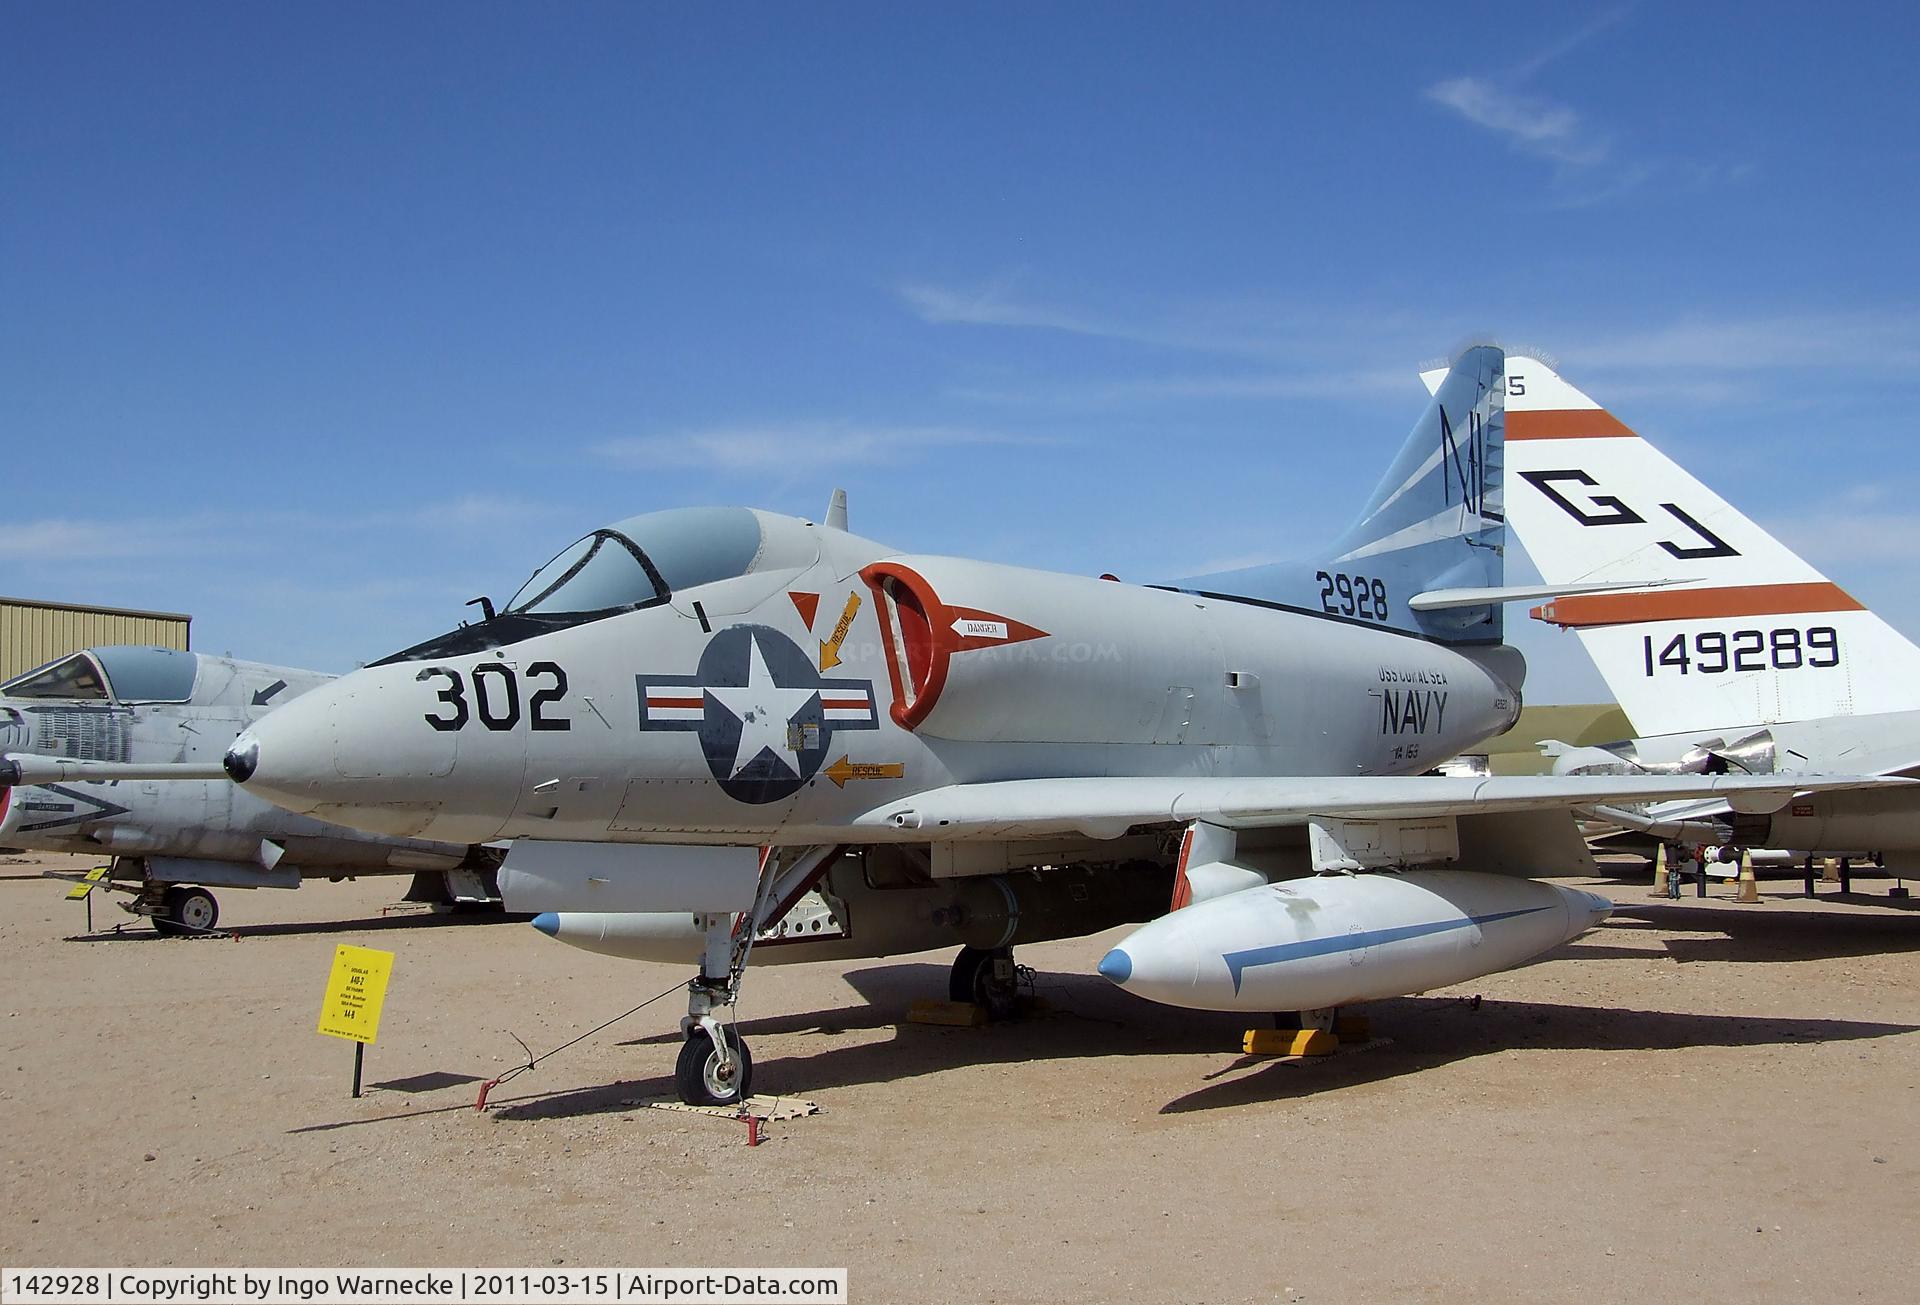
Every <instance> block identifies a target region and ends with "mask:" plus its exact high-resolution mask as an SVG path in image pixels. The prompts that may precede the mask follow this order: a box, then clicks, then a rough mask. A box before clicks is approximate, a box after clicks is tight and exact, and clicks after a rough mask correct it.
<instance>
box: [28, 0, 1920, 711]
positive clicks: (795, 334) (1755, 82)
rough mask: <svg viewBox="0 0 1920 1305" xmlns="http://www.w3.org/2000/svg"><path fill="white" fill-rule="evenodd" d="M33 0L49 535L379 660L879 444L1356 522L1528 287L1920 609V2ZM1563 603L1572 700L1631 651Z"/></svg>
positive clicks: (905, 512) (1160, 500)
mask: <svg viewBox="0 0 1920 1305" xmlns="http://www.w3.org/2000/svg"><path fill="white" fill-rule="evenodd" d="M0 24H3V31H0V37H3V39H0V142H3V147H0V180H3V181H4V185H0V432H3V433H4V434H3V438H4V447H5V449H6V452H7V455H8V456H7V458H6V472H5V477H6V479H5V483H6V485H7V487H8V491H9V492H8V493H7V495H6V501H7V517H6V521H5V525H4V526H3V527H0V540H4V544H3V545H0V592H4V593H9V594H20V595H27V596H32V597H40V598H57V599H66V600H75V601H87V602H103V603H112V604H123V605H130V606H142V607H158V608H165V609H173V610H184V611H190V612H192V613H193V614H194V616H195V618H196V624H195V643H196V646H199V647H201V648H204V649H208V650H212V651H231V652H233V653H234V654H236V655H239V656H244V657H254V658H259V659H262V660H272V661H282V662H288V663H294V664H302V665H311V666H317V667H321V668H325V669H332V670H341V669H346V668H348V667H350V666H352V665H353V664H355V663H356V662H357V661H361V660H366V659H370V658H372V657H375V656H379V655H382V654H385V653H387V652H390V651H392V650H394V649H396V648H398V647H400V646H402V645H404V644H407V643H410V642H412V641H414V640H416V639H418V638H421V637H424V636H426V635H429V634H432V633H434V632H437V631H438V630H441V629H444V628H447V627H448V626H450V625H452V624H453V623H454V622H455V621H456V620H457V619H458V618H459V617H460V616H461V615H462V609H461V606H460V604H461V603H462V601H463V600H465V599H467V598H469V597H472V596H474V595H476V594H480V593H490V594H492V595H494V596H496V597H502V596H504V595H505V594H507V593H509V592H511V591H512V590H513V589H514V588H515V587H516V585H517V584H518V583H519V581H520V580H522V579H524V578H525V576H526V574H527V573H528V572H529V571H530V570H531V569H532V568H533V567H534V566H535V565H537V564H538V563H540V562H541V561H543V560H545V558H546V557H547V556H549V555H550V554H551V553H553V552H555V551H556V550H557V549H558V548H560V547H561V546H562V545H563V544H565V543H566V542H567V541H568V540H570V539H572V538H574V537H575V536H577V535H579V534H580V533H582V532H583V531H584V530H586V529H588V528H590V527H592V526H593V525H595V524H598V523H601V522H603V521H606V520H611V519H615V518H618V517H622V516H626V515H630V514H632V513H635V512H639V511H645V510H650V509H653V508H658V507H668V506H674V505H679V504H687V503H704V502H743V503H748V504H753V505H757V506H763V507H768V508H773V509H776V510H783V511H791V512H795V513H799V514H802V515H813V514H815V513H817V512H819V511H820V510H822V507H823V505H824V503H825V501H826V497H827V494H828V491H829V490H830V489H831V487H833V486H834V485H845V486H846V487H847V488H848V490H849V491H850V494H851V498H852V514H853V524H854V527H855V528H856V529H857V530H859V531H860V532H861V533H864V534H868V535H871V536H873V537H875V538H878V539H881V540H885V541H887V542H889V543H894V544H897V545H899V546H902V547H905V548H910V549H914V550H917V551H929V552H955V553H967V554H972V555H977V556H984V557H988V558H993V559H999V560H1005V561H1012V562H1019V563H1024V564H1030V565H1037V566H1046V567H1055V568H1060V569H1066V570H1073V571H1082V572H1099V571H1106V570H1111V571H1115V572H1117V573H1119V574H1121V575H1122V576H1126V577H1129V578H1135V577H1138V578H1142V579H1160V578H1166V577H1171V576H1176V575H1181V574H1190V573H1195V572H1199V571H1203V570H1210V569H1218V568H1219V567H1221V566H1223V565H1230V564H1234V563H1240V562H1245V561H1250V560H1255V559H1260V558H1268V557H1278V556H1285V555H1289V554H1292V553H1296V552H1301V551H1305V550H1306V549H1307V548H1308V547H1309V546H1310V545H1311V544H1312V543H1313V542H1315V541H1317V540H1319V539H1322V538H1325V537H1329V536H1331V535H1332V534H1334V533H1335V532H1336V531H1337V530H1338V529H1339V527H1340V526H1342V525H1343V524H1344V523H1345V519H1346V517H1347V516H1348V515H1349V514H1350V513H1351V511H1352V510H1353V509H1354V508H1355V507H1356V506H1357V505H1358V504H1359V502H1360V501H1361V499H1362V498H1363V497H1364V495H1365V494H1366V492H1367V490H1368V489H1369V488H1370V487H1371V485H1372V483H1373V481H1374V479H1375V478H1376V477H1377V476H1378V474H1379V473H1380V471H1381V470H1382V469H1383V468H1384V466H1385V465H1386V463H1387V461H1388V459H1389V458H1390V457H1391V455H1392V453H1393V451H1394V450H1395V449H1396V448H1397V446H1398V444H1399V441H1400V439H1401V438H1402V436H1403V435H1404V434H1405V432H1406V429H1407V427H1408V426H1409V425H1410V423H1411V422H1412V421H1413V419H1414V417H1415V416H1417V415H1418V412H1419V410H1420V408H1421V406H1422V404H1423V402H1424V392H1423V391H1422V390H1421V389H1420V387H1419V384H1418V381H1417V379H1416V377H1415V370H1416V367H1417V366H1418V365H1419V364H1421V363H1424V362H1430V361H1432V360H1434V359H1436V358H1438V357H1441V356H1443V355H1445V354H1447V353H1449V352H1450V351H1451V350H1452V349H1453V348H1455V347H1456V346H1457V345H1459V344H1460V343H1462V342H1463V341H1465V340H1467V339H1469V338H1472V337H1475V336H1482V335H1491V336H1494V337H1495V338H1498V339H1501V340H1503V341H1505V342H1506V343H1508V344H1509V345H1513V346H1532V347H1536V348H1540V349H1543V350H1545V351H1547V352H1548V353H1549V354H1550V355H1551V356H1552V357H1553V358H1555V359H1556V360H1557V361H1558V363H1559V365H1560V367H1561V369H1562V371H1563V372H1564V374H1566V375H1567V377H1568V378H1569V379H1570V380H1572V381H1574V382H1575V383H1576V384H1578V385H1580V386H1582V387H1583V388H1585V389H1587V390H1589V391H1590V392H1592V393H1593V394H1594V395H1595V397H1596V398H1598V399H1600V401H1601V402H1603V403H1605V404H1607V405H1608V406H1609V407H1611V408H1613V409H1614V410H1615V411H1616V412H1617V413H1618V414H1619V415H1620V416H1621V417H1622V418H1623V419H1625V420H1627V421H1628V422H1629V423H1630V424H1632V425H1634V426H1635V427H1636V428H1638V429H1639V430H1640V431H1641V432H1642V433H1643V434H1646V435H1648V436H1649V437H1651V438H1653V439H1654V440H1656V441H1657V442H1659V443H1660V444H1661V445H1662V446H1663V447H1665V448H1667V449H1668V450H1669V451H1670V452H1672V453H1673V454H1674V455H1675V456H1676V457H1678V458H1679V459H1680V460H1681V461H1682V462H1683V463H1685V464H1687V465H1688V466H1689V467H1690V468H1692V469H1693V470H1694V471H1695V472H1696V473H1697V474H1699V475H1700V476H1701V477H1702V478H1703V479H1705V480H1706V481H1707V482H1708V483H1709V484H1712V485H1713V486H1715V487H1716V488H1717V489H1719V490H1720V491H1721V492H1722V493H1723V494H1725V495H1726V496H1727V497H1728V498H1730V499H1731V500H1732V501H1734V502H1735V503H1737V504H1739V505H1741V506H1742V507H1744V508H1745V509H1746V510H1748V511H1749V512H1750V513H1752V514H1753V515H1755V516H1756V517H1758V518H1759V519H1760V520H1761V521H1762V522H1763V523H1765V524H1767V525H1769V526H1771V527H1773V528H1775V529H1776V530H1777V531H1778V532H1779V533H1781V534H1782V535H1783V536H1784V537H1786V538H1787V539H1789V541H1790V542H1793V543H1794V544H1796V545H1797V546H1800V547H1802V548H1803V550H1804V551H1806V552H1807V554H1808V555H1809V556H1810V557H1811V558H1812V559H1813V560H1815V561H1816V562H1818V563H1820V564H1822V565H1823V566H1825V567H1826V568H1827V569H1828V570H1829V572H1830V574H1832V575H1833V576H1834V578H1835V579H1837V580H1839V581H1840V582H1841V583H1842V584H1843V585H1846V586H1847V587H1849V588H1850V589H1852V590H1854V591H1855V592H1856V593H1857V594H1858V595H1859V596H1860V597H1862V598H1863V599H1864V600H1865V601H1867V602H1869V603H1870V604H1872V605H1874V606H1876V607H1878V608H1879V609H1881V610H1883V611H1884V612H1885V613H1886V615H1887V616H1888V617H1889V619H1891V620H1893V621H1894V623H1895V624H1896V625H1898V626H1899V627H1901V628H1902V629H1903V630H1906V631H1908V632H1910V633H1913V632H1920V588H1917V587H1916V586H1914V585H1913V584H1912V576H1913V574H1914V568H1913V564H1912V558H1913V556H1914V547H1915V545H1916V544H1920V510H1916V508H1915V507H1914V503H1915V502H1916V495H1920V464H1917V463H1916V458H1915V457H1914V455H1913V453H1912V452H1911V451H1910V443H1911V441H1910V435H1909V430H1910V414H1911V413H1912V412H1913V410H1914V406H1915V404H1914V400H1915V398H1916V391H1917V390H1920V295H1916V293H1915V274H1916V260H1917V255H1916V252H1915V250H1916V242H1915V238H1914V229H1915V215H1916V211H1920V184H1916V177H1917V172H1920V170H1917V168H1916V163H1917V162H1920V145H1916V140H1917V139H1920V137H1916V131H1915V128H1916V121H1915V119H1916V116H1920V91H1916V89H1915V84H1914V79H1913V78H1912V76H1911V71H1910V68H1909V66H1908V65H1909V63H1910V59H1911V52H1912V50H1913V49H1914V48H1916V44H1917V43H1920V42H1917V39H1916V38H1920V32H1916V30H1915V28H1916V26H1920V19H1916V18H1915V17H1914V16H1913V15H1912V13H1911V12H1908V11H1903V10H1898V9H1894V8H1892V7H1888V8H1887V9H1886V10H1885V11H1881V10H1876V9H1870V8H1866V7H1862V8H1859V9H1850V8H1845V7H1836V8H1833V9H1829V10H1823V11H1822V12H1821V14H1820V16H1819V19H1818V21H1810V20H1809V18H1808V16H1807V14H1806V12H1805V11H1804V10H1803V9H1798V8H1793V7H1788V6H1784V5H1781V6H1764V5H1762V6H1756V5H1737V6H1734V5H1730V6H1710V5H1688V6H1670V7H1669V6H1653V5H1646V4H1642V5H1637V6H1636V5H1628V6H1623V7H1608V8H1592V9H1576V8H1572V7H1564V8H1563V7H1558V6H1554V7H1548V8H1546V9H1544V10H1536V11H1527V13H1526V15H1525V16H1516V12H1515V11H1514V10H1513V9H1512V8H1511V6H1468V5H1448V6H1434V5H1389V6H1379V7H1358V8H1357V9H1354V10H1352V11H1348V10H1346V9H1343V8H1334V9H1329V8H1327V7H1324V6H1320V7H1308V6H1281V5H1257V6H1240V5H1195V6H1177V7H1176V6H1172V5H1158V6H1133V5H1120V4H1047V5H1018V6H997V5H996V6H979V5H963V4H956V5H941V6H930V5H916V6H901V5H885V6H880V5H871V6H869V5H854V4H839V5H832V6H779V7H774V6H727V7H718V6H712V7H708V6H686V7H682V8H667V7H664V6H642V5H633V4H622V5H611V6H601V5H589V4H575V5H568V6H545V7H539V6H528V5H519V6H502V5H470V4H462V5H434V4H410V5H405V6H388V5H366V4H359V5H356V4H345V5H329V6H326V7H324V8H323V7H307V8H301V7H294V6H291V5H269V6H262V5H249V6H227V5H216V4H197V5H191V6H136V5H43V4H34V5H27V4H19V3H8V4H6V5H4V7H0ZM1515 574H1516V576H1524V575H1525V574H1527V572H1526V570H1525V567H1524V564H1521V565H1520V566H1519V567H1516V568H1515ZM1521 623H1522V624H1523V622H1521ZM1522 638H1523V640H1524V642H1523V646H1524V647H1526V648H1527V650H1528V652H1529V655H1530V659H1531V661H1532V663H1533V667H1534V672H1533V679H1532V682H1531V683H1530V685H1529V688H1530V697H1531V698H1532V700H1534V701H1568V700H1585V699H1590V698H1594V697H1598V696H1601V695H1602V693H1603V691H1602V690H1601V689H1600V687H1599V682H1598V678H1597V677H1596V676H1594V675H1593V673H1592V672H1591V670H1590V669H1589V668H1588V667H1587V666H1586V663H1585V660H1584V658H1583V657H1582V655H1581V654H1580V653H1579V651H1578V648H1577V645H1576V644H1575V643H1574V641H1573V640H1572V639H1571V638H1562V637H1560V636H1557V635H1554V634H1551V633H1550V632H1545V631H1540V632H1534V633H1529V634H1525V635H1523V636H1522Z"/></svg>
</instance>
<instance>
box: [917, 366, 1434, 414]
mask: <svg viewBox="0 0 1920 1305" xmlns="http://www.w3.org/2000/svg"><path fill="white" fill-rule="evenodd" d="M1408 374H1409V373H1408V372H1407V371H1406V370H1405V369H1401V368H1379V369H1375V370H1371V371H1361V370H1340V371H1335V370H1329V369H1327V368H1324V367H1313V368H1310V369H1306V370H1302V371H1299V372H1287V373H1262V374H1255V375H1243V376H1231V375H1178V376H1158V377H1132V376H1129V377H1122V378H1119V379H1115V380H1104V381H1103V380H1096V381H1081V382H1072V381H1068V382H1062V383H1059V384H1053V383H1047V382H1041V383H1038V384H1033V385H1011V386H991V387H987V386H962V387H956V388H954V389H951V390H948V391H947V394H948V396H949V397H950V398H955V399H960V400H962V401H965V402H969V403H990V404H1004V405H1010V406H1019V405H1028V404H1031V405H1039V406H1052V407H1062V408H1081V407H1084V408H1099V407H1107V406H1110V405H1115V404H1126V403H1151V402H1156V401H1171V400H1224V401H1232V400H1240V399H1341V398H1350V397H1352V396H1354V395H1356V394H1399V393H1402V392H1404V391H1406V389H1407V376H1408Z"/></svg>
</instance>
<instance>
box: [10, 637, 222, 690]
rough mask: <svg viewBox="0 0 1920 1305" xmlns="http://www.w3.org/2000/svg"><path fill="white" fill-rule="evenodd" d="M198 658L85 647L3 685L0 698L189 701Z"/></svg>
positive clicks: (166, 651) (136, 647) (125, 647)
mask: <svg viewBox="0 0 1920 1305" xmlns="http://www.w3.org/2000/svg"><path fill="white" fill-rule="evenodd" d="M199 669H200V658H199V657H198V656H197V655H196V654H194V653H190V652H183V651H181V650H180V649H178V648H152V647H147V646H145V645H141V644H113V645H109V646H107V647H104V648H83V649H81V650H80V651H79V652H77V653H70V654H68V655H67V656H65V657H62V658H59V659H58V660H56V661H51V662H48V663H47V664H46V665H45V666H41V667H39V668H37V669H35V670H31V671H28V672H27V673H26V674H25V675H20V676H16V677H15V678H14V679H11V680H9V681H7V682H6V683H5V684H0V697H7V698H57V699H61V700H64V701H68V702H186V701H188V700H189V699H191V698H192V697H193V681H194V676H195V675H196V674H197V673H198V671H199Z"/></svg>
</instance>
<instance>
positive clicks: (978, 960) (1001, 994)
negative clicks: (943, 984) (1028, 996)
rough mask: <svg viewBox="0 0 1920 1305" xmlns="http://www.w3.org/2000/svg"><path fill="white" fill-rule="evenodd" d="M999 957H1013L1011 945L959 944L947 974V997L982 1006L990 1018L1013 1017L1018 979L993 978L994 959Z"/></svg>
mask: <svg viewBox="0 0 1920 1305" xmlns="http://www.w3.org/2000/svg"><path fill="white" fill-rule="evenodd" d="M1002 959H1004V960H1006V961H1008V962H1011V961H1012V960H1013V951H1012V949H1011V948H1006V947H1001V948H987V947H962V948H961V949H960V954H959V955H958V956H956V957H954V958H953V969H952V971H951V972H950V973H949V974H948V975H947V997H948V999H949V1000H951V1001H957V1002H964V1003H966V1004H969V1005H974V1006H982V1007H985V1008H986V1012H987V1016H988V1018H990V1019H996V1020H1004V1019H1011V1018H1013V1016H1014V1015H1015V1014H1016V1013H1017V1011H1018V1008H1019V1000H1018V999H1019V995H1020V994H1019V981H1018V979H1008V980H1006V981H1001V980H998V979H996V978H995V977H994V973H993V971H994V962H995V961H997V960H1002Z"/></svg>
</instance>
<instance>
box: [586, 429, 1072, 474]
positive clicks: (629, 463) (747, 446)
mask: <svg viewBox="0 0 1920 1305" xmlns="http://www.w3.org/2000/svg"><path fill="white" fill-rule="evenodd" d="M1040 442H1042V441H1039V440H1036V439H1033V438H1030V437H1027V436H1023V435H1015V434H1009V433H1006V432H1003V431H990V430H975V429H971V428H966V427H954V426H861V425H855V424H853V423H851V422H832V421H802V422H775V423H768V424H766V425H757V426H729V427H719V428H715V429H710V430H697V431H682V432H679V433H677V434H672V435H640V436H631V437H628V438H624V439H613V440H606V441H603V442H602V443H600V444H596V445H594V446H593V449H592V452H593V453H594V455H595V456H596V457H599V458H601V459H603V460H605V461H607V462H611V463H614V464H616V465H618V466H623V467H633V468H636V469H638V470H653V471H659V470H674V471H736V472H753V473H765V472H784V471H791V470H792V469H793V468H794V467H795V466H796V465H797V464H799V463H802V462H804V463H806V464H807V465H809V466H815V467H818V466H827V465H841V464H845V463H860V464H862V465H867V466H871V465H874V464H876V463H899V462H907V461H911V460H913V459H915V458H917V457H919V456H920V455H921V454H924V453H926V452H927V451H929V450H931V449H937V448H951V447H955V446H961V445H977V444H1035V443H1040Z"/></svg>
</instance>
